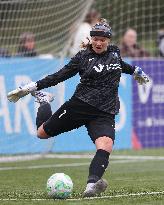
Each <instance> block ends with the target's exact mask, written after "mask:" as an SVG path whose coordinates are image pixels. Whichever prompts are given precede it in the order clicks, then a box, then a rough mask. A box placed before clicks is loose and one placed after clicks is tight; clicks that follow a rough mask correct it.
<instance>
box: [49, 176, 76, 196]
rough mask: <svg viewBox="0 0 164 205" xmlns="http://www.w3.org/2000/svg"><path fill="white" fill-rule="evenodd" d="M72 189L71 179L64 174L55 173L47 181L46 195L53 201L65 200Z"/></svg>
mask: <svg viewBox="0 0 164 205" xmlns="http://www.w3.org/2000/svg"><path fill="white" fill-rule="evenodd" d="M72 189H73V182H72V180H71V178H70V177H69V176H68V175H66V174H64V173H56V174H53V175H52V176H50V178H49V179H48V180H47V194H48V196H49V197H50V198H53V199H66V198H68V197H69V196H70V194H71V192H72Z"/></svg>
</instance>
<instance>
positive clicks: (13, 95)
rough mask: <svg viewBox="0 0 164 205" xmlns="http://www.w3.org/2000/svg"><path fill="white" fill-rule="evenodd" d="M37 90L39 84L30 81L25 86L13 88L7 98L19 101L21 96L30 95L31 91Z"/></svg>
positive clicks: (11, 100)
mask: <svg viewBox="0 0 164 205" xmlns="http://www.w3.org/2000/svg"><path fill="white" fill-rule="evenodd" d="M36 90H37V84H36V83H35V82H31V83H28V84H27V85H25V86H22V87H19V88H17V89H15V90H12V91H11V92H9V93H8V94H7V98H8V100H9V101H10V102H14V103H15V102H17V101H18V100H19V99H20V98H22V97H24V96H26V95H28V94H29V93H31V92H33V91H36Z"/></svg>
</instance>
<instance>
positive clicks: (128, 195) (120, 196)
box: [0, 191, 164, 201]
mask: <svg viewBox="0 0 164 205" xmlns="http://www.w3.org/2000/svg"><path fill="white" fill-rule="evenodd" d="M163 194H164V191H158V192H140V193H131V194H118V195H113V196H100V197H98V196H97V197H89V198H77V199H76V198H74V199H73V198H70V199H69V198H68V199H66V200H63V201H82V200H94V199H112V198H122V197H135V196H146V195H163ZM49 200H53V199H44V198H43V199H42V198H40V199H27V198H26V199H19V198H6V199H0V201H49ZM55 201H61V200H60V199H55Z"/></svg>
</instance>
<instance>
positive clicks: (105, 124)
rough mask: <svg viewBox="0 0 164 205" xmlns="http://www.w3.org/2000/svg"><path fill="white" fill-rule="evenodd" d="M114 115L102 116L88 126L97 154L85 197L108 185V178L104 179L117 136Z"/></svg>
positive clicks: (102, 189) (90, 172)
mask: <svg viewBox="0 0 164 205" xmlns="http://www.w3.org/2000/svg"><path fill="white" fill-rule="evenodd" d="M114 124H115V123H114V116H113V115H112V116H111V117H110V118H104V119H103V118H100V119H96V120H94V121H92V122H90V124H89V126H88V127H87V129H88V133H89V135H90V136H91V139H92V140H93V142H94V143H95V145H96V149H97V151H96V154H95V156H94V158H93V160H92V161H91V164H90V167H89V176H88V181H87V187H86V189H85V191H84V196H85V197H90V196H95V195H96V194H100V193H101V192H104V191H105V190H106V188H107V186H108V183H107V181H106V180H104V179H102V176H103V175H104V172H105V170H106V168H107V167H108V164H109V156H110V153H111V152H112V148H113V141H114V138H115V130H114Z"/></svg>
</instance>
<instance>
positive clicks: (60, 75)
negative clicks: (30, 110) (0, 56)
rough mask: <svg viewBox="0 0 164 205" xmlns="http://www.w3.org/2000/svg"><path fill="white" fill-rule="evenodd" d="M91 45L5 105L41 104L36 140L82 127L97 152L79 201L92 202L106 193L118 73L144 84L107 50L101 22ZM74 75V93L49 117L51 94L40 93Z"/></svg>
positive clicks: (93, 32) (136, 69) (11, 94)
mask: <svg viewBox="0 0 164 205" xmlns="http://www.w3.org/2000/svg"><path fill="white" fill-rule="evenodd" d="M90 35H91V42H88V43H87V44H85V45H83V47H84V49H83V50H81V51H79V52H78V53H77V54H76V55H75V56H74V57H73V58H72V59H71V60H70V62H69V63H68V64H67V65H65V66H64V67H63V68H62V69H61V70H59V71H58V72H56V73H54V74H52V75H48V76H47V77H45V78H43V79H41V80H38V81H37V82H31V83H29V84H27V85H25V86H23V87H19V88H17V89H16V90H13V91H11V92H9V93H8V100H9V101H11V102H16V101H18V100H19V99H20V98H22V97H23V96H25V95H27V94H29V93H31V94H32V95H33V96H34V97H35V98H36V99H37V101H38V102H39V103H40V107H39V108H38V112H37V118H36V126H37V135H38V137H39V138H40V139H47V138H49V137H53V136H56V135H58V134H61V133H63V132H67V131H70V130H72V129H75V128H78V127H80V126H82V125H85V126H86V128H87V131H88V135H89V136H90V138H91V140H92V141H93V143H94V144H95V146H96V150H97V151H96V153H95V156H94V158H93V160H92V161H91V164H90V167H89V176H88V180H87V185H86V189H85V191H84V193H83V196H84V197H91V196H95V195H97V194H100V193H101V192H104V191H105V190H106V188H107V185H108V184H107V181H106V180H105V179H102V176H103V174H104V172H105V170H106V168H107V167H108V164H109V156H110V154H111V152H112V147H113V143H114V140H115V115H116V114H118V112H119V107H120V105H119V104H120V103H119V97H118V87H119V81H120V77H121V73H126V74H130V75H133V76H134V78H135V80H137V81H138V83H139V84H141V85H142V84H146V83H147V82H148V81H149V78H148V76H147V75H146V74H145V73H144V72H143V71H142V69H141V68H139V67H137V66H131V65H129V64H127V63H125V62H124V61H123V60H122V59H121V56H120V51H119V49H118V47H117V46H114V45H110V39H111V36H112V31H111V28H110V26H109V25H108V24H107V22H106V21H105V20H104V19H102V20H101V21H100V22H99V23H97V24H96V25H94V26H93V28H92V30H91V32H90ZM77 73H79V75H80V77H81V79H80V83H79V84H78V85H77V87H76V90H75V93H74V94H73V96H72V97H71V99H70V100H68V101H67V102H65V103H64V104H63V105H62V106H61V107H60V108H59V109H58V110H57V111H56V112H55V113H54V114H52V111H51V106H50V103H49V102H51V101H52V100H53V97H52V96H51V94H49V93H46V92H42V91H40V90H42V89H44V88H47V87H50V86H55V85H57V84H58V83H60V82H63V81H65V80H66V79H68V78H70V77H72V76H74V75H76V74H77Z"/></svg>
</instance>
